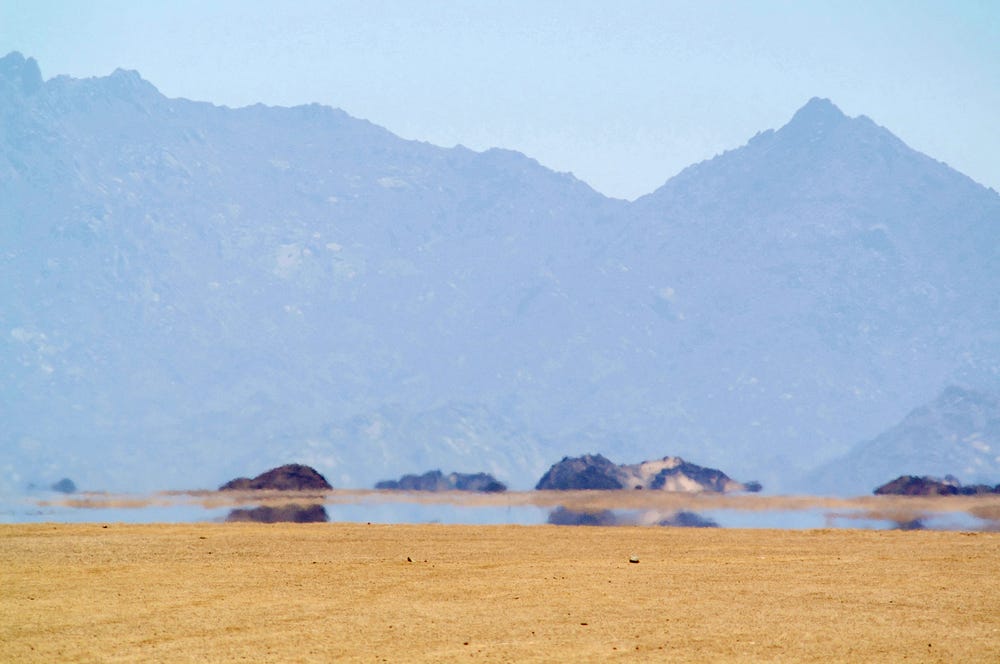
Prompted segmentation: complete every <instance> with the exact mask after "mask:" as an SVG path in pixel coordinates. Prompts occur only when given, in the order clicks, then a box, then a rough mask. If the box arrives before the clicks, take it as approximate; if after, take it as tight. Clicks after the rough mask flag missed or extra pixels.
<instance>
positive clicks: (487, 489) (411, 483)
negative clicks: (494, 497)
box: [375, 470, 507, 493]
mask: <svg viewBox="0 0 1000 664" xmlns="http://www.w3.org/2000/svg"><path fill="white" fill-rule="evenodd" d="M375 488H376V489H384V490H390V491H478V492H481V493H500V492H503V491H506V490H507V485H505V484H504V483H503V482H500V481H498V480H497V479H496V478H495V477H493V476H492V475H490V474H488V473H449V474H448V475H445V474H444V473H442V472H441V471H440V470H431V471H428V472H426V473H424V474H423V475H403V476H402V477H401V478H399V479H398V480H384V481H382V482H378V483H377V484H376V485H375Z"/></svg>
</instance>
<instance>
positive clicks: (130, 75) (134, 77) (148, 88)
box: [102, 68, 160, 97]
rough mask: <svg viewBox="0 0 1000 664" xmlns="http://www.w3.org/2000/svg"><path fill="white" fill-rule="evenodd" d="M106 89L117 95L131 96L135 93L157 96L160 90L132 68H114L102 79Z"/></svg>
mask: <svg viewBox="0 0 1000 664" xmlns="http://www.w3.org/2000/svg"><path fill="white" fill-rule="evenodd" d="M102 80H103V81H105V83H104V85H105V86H107V88H108V89H110V90H113V91H115V93H117V94H118V95H121V96H126V97H132V96H136V95H153V96H159V94H160V92H159V90H157V89H156V86H154V85H153V84H152V83H150V82H149V81H147V80H146V79H144V78H143V77H142V75H141V74H139V72H137V71H135V70H134V69H121V68H119V69H116V70H114V71H113V72H112V73H111V75H110V76H107V77H106V78H104V79H102Z"/></svg>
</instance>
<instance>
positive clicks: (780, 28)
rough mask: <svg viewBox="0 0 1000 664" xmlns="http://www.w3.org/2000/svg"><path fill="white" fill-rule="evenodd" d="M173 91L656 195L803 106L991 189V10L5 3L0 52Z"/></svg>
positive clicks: (997, 35) (999, 126) (998, 30)
mask: <svg viewBox="0 0 1000 664" xmlns="http://www.w3.org/2000/svg"><path fill="white" fill-rule="evenodd" d="M12 50H18V51H21V52H22V53H23V54H24V55H25V56H32V57H34V58H35V59H36V60H38V62H39V65H40V66H41V69H42V75H43V76H44V77H45V78H50V77H52V76H56V75H59V74H69V75H71V76H75V77H85V76H104V75H107V74H109V73H111V72H112V71H113V70H114V69H115V68H117V67H122V68H125V69H136V70H138V71H139V72H140V73H141V74H142V76H143V77H144V78H146V79H147V80H149V81H150V82H152V83H153V84H154V85H156V87H157V88H159V89H160V91H161V92H163V93H164V94H165V95H167V96H170V97H187V98H189V99H197V100H205V101H211V102H214V103H217V104H226V105H229V106H242V105H246V104H252V103H256V102H258V101H259V102H264V103H266V104H273V105H283V106H284V105H295V104H302V103H309V102H319V103H322V104H327V105H330V106H336V107H340V108H342V109H344V110H345V111H347V112H348V113H350V114H351V115H354V116H356V117H361V118H366V119H368V120H371V121H372V122H374V123H376V124H379V125H382V126H384V127H386V128H388V129H389V130H391V131H393V132H395V133H396V134H398V135H400V136H403V137H405V138H414V139H420V140H426V141H429V142H431V143H435V144H437V145H442V146H452V145H455V144H456V143H461V144H463V145H466V146H468V147H470V148H473V149H477V150H481V149H486V148H489V147H493V146H498V147H504V148H510V149H514V150H519V151H521V152H524V153H525V154H527V155H529V156H531V157H534V158H535V159H537V160H539V161H540V162H542V163H543V164H545V165H546V166H548V167H550V168H553V169H555V170H558V171H572V172H573V173H574V174H575V175H576V176H577V177H579V178H580V179H582V180H585V181H586V182H588V183H589V184H591V185H592V186H593V187H594V188H596V189H598V190H599V191H601V192H603V193H605V194H608V195H612V196H618V197H623V198H634V197H636V196H639V195H641V194H644V193H648V192H650V191H652V190H653V189H655V188H656V187H658V186H659V185H661V184H662V183H663V182H664V181H665V180H666V179H667V178H669V177H670V176H672V175H674V174H676V173H677V172H678V171H680V170H681V169H682V168H684V167H685V166H688V165H690V164H692V163H694V162H697V161H701V160H703V159H707V158H710V157H712V156H713V155H715V154H717V153H719V152H722V151H723V150H727V149H731V148H735V147H738V146H739V145H742V144H743V143H745V142H746V141H747V139H749V138H750V137H751V136H752V135H753V134H755V133H756V132H757V131H759V130H763V129H768V128H775V127H778V126H780V125H782V124H784V123H785V122H786V121H787V120H788V119H789V118H790V117H791V115H792V114H793V113H794V112H795V110H796V109H798V108H799V107H800V106H802V105H803V104H804V103H805V102H806V101H807V100H808V99H809V98H810V97H813V96H820V97H829V98H831V99H832V100H833V101H834V102H835V103H836V104H837V105H838V106H840V108H841V109H842V110H843V111H844V112H845V113H847V114H849V115H859V114H864V115H868V116H869V117H871V118H872V119H873V120H875V122H877V123H879V124H881V125H884V126H886V127H888V128H889V129H890V130H891V131H893V132H894V133H895V134H896V135H898V136H899V137H900V138H902V139H903V140H904V141H906V142H907V143H909V144H910V145H911V146H912V147H914V148H916V149H918V150H921V151H922V152H926V153H927V154H929V155H930V156H932V157H934V158H936V159H940V160H942V161H945V162H947V163H949V164H950V165H951V166H953V167H955V168H957V169H958V170H960V171H962V172H964V173H966V174H967V175H969V176H971V177H972V178H974V179H975V180H977V181H979V182H981V183H983V184H985V185H987V186H992V187H993V188H994V189H1000V1H997V0H985V1H982V2H976V1H968V0H966V1H957V0H939V1H936V2H923V1H919V0H910V1H905V2H902V1H901V2H886V1H877V0H876V1H872V0H866V1H861V2H850V1H845V0H840V1H834V2H822V1H816V2H808V1H806V2H783V1H771V0H758V1H754V2H712V1H710V0H698V1H697V2H673V1H669V0H660V1H653V2H640V1H628V0H617V1H615V2H610V1H608V2H587V1H584V0H575V1H565V2H546V1H543V0H526V1H508V2H492V1H473V0H468V1H466V2H450V1H449V2H445V1H440V2H435V1H430V0H409V1H402V2H379V1H377V0H363V1H360V2H353V1H352V2H336V1H331V0H324V1H315V2H313V1H299V2H276V1H267V2H264V1H253V0H240V1H216V2H212V1H210V0H194V1H189V0H171V1H164V2H142V1H139V0H127V1H118V0H90V1H86V0H73V1H68V0H60V1H57V0H0V55H2V54H4V53H7V52H8V51H12Z"/></svg>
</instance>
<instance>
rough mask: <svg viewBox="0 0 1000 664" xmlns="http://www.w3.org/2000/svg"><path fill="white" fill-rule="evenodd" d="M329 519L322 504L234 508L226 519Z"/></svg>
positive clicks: (267, 521)
mask: <svg viewBox="0 0 1000 664" xmlns="http://www.w3.org/2000/svg"><path fill="white" fill-rule="evenodd" d="M329 520H330V517H329V515H327V513H326V508H325V507H323V506H322V505H295V504H292V505H279V506H269V505H264V506H262V507H254V508H253V509H235V510H232V511H231V512H229V516H227V517H226V521H229V522H239V521H253V522H256V523H287V522H290V523H325V522H327V521H329Z"/></svg>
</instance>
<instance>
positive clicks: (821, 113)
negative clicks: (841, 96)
mask: <svg viewBox="0 0 1000 664" xmlns="http://www.w3.org/2000/svg"><path fill="white" fill-rule="evenodd" d="M848 119H849V118H848V117H847V116H846V115H844V113H843V111H841V110H840V109H839V108H837V105H836V104H834V103H833V102H832V101H830V100H829V99H821V98H820V97H813V98H812V99H810V100H809V101H808V102H806V105H805V106H803V107H802V108H800V109H799V110H798V111H796V112H795V115H793V116H792V119H791V120H790V121H789V123H788V125H789V126H801V125H806V126H817V125H818V126H823V125H831V124H835V123H839V122H843V121H844V120H848Z"/></svg>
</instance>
